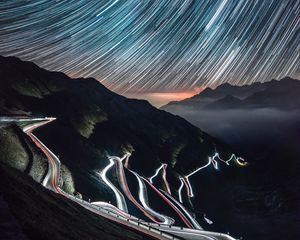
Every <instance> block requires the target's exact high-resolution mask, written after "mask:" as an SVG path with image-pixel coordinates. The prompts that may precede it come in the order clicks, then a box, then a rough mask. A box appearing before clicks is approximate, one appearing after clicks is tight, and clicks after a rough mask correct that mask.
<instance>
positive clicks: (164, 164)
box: [149, 163, 171, 194]
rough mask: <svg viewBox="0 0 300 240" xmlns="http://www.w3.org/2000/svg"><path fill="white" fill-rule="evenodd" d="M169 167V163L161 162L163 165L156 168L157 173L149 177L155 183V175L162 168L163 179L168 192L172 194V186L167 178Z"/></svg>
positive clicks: (156, 173)
mask: <svg viewBox="0 0 300 240" xmlns="http://www.w3.org/2000/svg"><path fill="white" fill-rule="evenodd" d="M167 167H168V165H167V164H166V163H163V164H161V166H160V167H159V168H158V169H156V171H155V174H154V175H153V176H151V177H150V178H149V181H150V182H151V183H152V184H153V179H154V178H155V177H157V176H158V174H159V172H160V171H161V170H162V179H163V182H164V185H165V187H166V190H167V191H168V193H169V194H171V188H170V185H169V183H168V180H167Z"/></svg>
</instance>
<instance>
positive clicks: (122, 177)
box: [111, 156, 162, 224]
mask: <svg viewBox="0 0 300 240" xmlns="http://www.w3.org/2000/svg"><path fill="white" fill-rule="evenodd" d="M125 158H126V157H123V158H122V159H120V158H119V157H116V156H114V157H111V159H112V160H114V161H115V162H116V164H117V166H118V173H119V175H118V176H119V178H118V179H119V183H120V185H121V188H122V190H123V192H124V193H125V195H126V196H127V198H128V199H129V200H130V201H131V202H132V203H133V204H134V205H135V206H136V207H137V208H138V209H139V210H140V211H141V212H142V213H143V214H144V215H145V216H146V217H148V218H149V219H150V220H151V221H153V222H155V223H157V224H161V223H162V222H160V221H159V219H156V217H154V216H152V215H151V214H149V213H148V211H146V210H145V209H144V208H143V207H142V206H141V205H140V204H139V203H138V201H137V200H136V199H135V198H134V197H133V195H132V193H131V192H130V189H129V187H128V184H127V180H126V177H125V173H124V169H123V164H122V161H123V160H124V159H125Z"/></svg>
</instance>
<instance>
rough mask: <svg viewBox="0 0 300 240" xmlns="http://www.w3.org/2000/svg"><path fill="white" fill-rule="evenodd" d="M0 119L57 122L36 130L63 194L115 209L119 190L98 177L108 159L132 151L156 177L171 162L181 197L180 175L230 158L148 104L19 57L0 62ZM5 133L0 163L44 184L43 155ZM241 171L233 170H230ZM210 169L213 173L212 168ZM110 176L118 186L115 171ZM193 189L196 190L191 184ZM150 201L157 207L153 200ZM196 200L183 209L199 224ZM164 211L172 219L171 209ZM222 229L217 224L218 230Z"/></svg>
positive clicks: (171, 177) (136, 164)
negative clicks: (56, 167)
mask: <svg viewBox="0 0 300 240" xmlns="http://www.w3.org/2000/svg"><path fill="white" fill-rule="evenodd" d="M0 115H1V116H17V117H18V116H22V117H24V116H28V117H30V116H34V117H36V116H48V117H55V118H56V119H57V120H56V121H53V122H51V123H50V124H47V125H46V126H43V127H41V128H38V129H37V130H35V132H34V133H35V135H36V136H37V137H38V138H39V139H41V141H42V142H43V143H44V144H45V145H46V146H47V147H48V148H49V149H51V151H53V152H54V153H55V154H56V155H58V156H59V159H60V161H61V163H62V177H63V179H64V182H65V185H64V186H63V189H64V190H65V191H66V192H68V193H70V194H73V195H77V196H82V198H83V199H85V200H91V201H106V202H111V203H112V204H114V205H116V200H115V196H114V193H113V192H112V191H111V189H109V188H108V187H107V185H106V184H105V183H104V182H103V180H101V179H100V178H99V176H98V174H97V173H99V172H100V171H101V170H103V169H104V168H105V167H106V166H107V165H108V164H109V159H108V156H109V155H110V156H122V155H123V154H124V153H125V152H130V153H131V154H132V155H131V157H130V159H129V168H130V169H132V170H134V171H135V172H137V173H139V174H140V175H141V176H145V177H150V176H152V175H154V174H155V172H156V170H157V169H158V168H159V167H160V166H161V164H162V163H165V164H167V169H166V178H167V179H168V183H169V185H170V190H171V192H172V193H173V196H175V197H178V188H179V187H180V184H181V181H180V179H179V177H180V176H185V175H187V174H189V173H191V172H193V171H194V170H195V169H197V168H199V167H202V166H204V165H206V164H207V161H208V159H209V157H211V156H213V155H214V154H215V152H216V151H218V152H219V154H220V156H222V157H223V158H229V157H230V156H231V154H232V152H231V150H230V149H229V148H228V147H227V146H226V145H225V144H223V143H222V142H220V141H219V140H217V139H216V138H214V137H211V136H209V135H208V134H206V133H205V132H203V131H201V130H200V129H199V128H197V127H195V126H193V125H192V124H190V123H189V122H188V121H186V120H184V119H183V118H181V117H178V116H174V115H172V114H170V113H168V112H165V111H162V110H158V109H156V108H155V107H153V106H151V105H150V104H149V103H148V102H147V101H144V100H136V99H127V98H125V97H123V96H120V95H118V94H116V93H114V92H112V91H110V90H108V89H107V88H106V87H104V86H103V85H102V84H101V83H99V81H97V80H95V79H92V78H87V79H84V78H77V79H71V78H69V77H68V76H66V75H64V74H63V73H59V72H50V71H47V70H45V69H41V68H39V67H38V66H37V65H35V64H33V63H31V62H24V61H21V60H20V59H18V58H15V57H0ZM0 129H1V131H0V134H1V138H0V141H1V146H0V153H1V155H0V162H2V163H3V164H5V166H6V165H8V166H10V167H13V168H16V169H18V170H20V171H21V172H24V173H26V174H28V175H30V176H31V177H32V178H33V179H34V180H36V181H37V182H41V180H42V179H43V178H44V176H45V173H46V171H47V167H48V166H47V164H46V159H45V156H44V155H43V154H41V152H40V151H39V150H38V149H36V148H35V147H34V144H33V142H32V141H31V140H30V139H29V138H28V137H27V136H26V135H25V134H24V133H23V132H22V131H21V130H20V129H19V128H18V127H17V126H15V125H10V124H8V125H7V124H3V123H1V124H0ZM238 170H239V169H238V167H237V166H236V165H232V166H231V170H228V171H229V172H230V171H233V172H235V171H238ZM207 171H208V172H209V173H211V174H214V173H215V172H214V171H213V168H212V167H211V168H207ZM229 172H227V173H228V174H226V170H225V171H224V179H225V178H226V179H227V181H228V182H229V181H231V180H232V179H233V178H234V176H233V175H232V177H230V174H229ZM109 174H110V176H109V177H110V179H112V181H116V179H117V176H116V174H114V173H109ZM126 174H127V173H126ZM159 174H161V175H160V176H159V177H158V178H157V179H159V181H157V180H156V182H157V183H155V184H156V186H157V187H158V188H161V189H163V190H165V191H167V190H168V186H167V184H165V182H164V176H163V175H162V173H161V172H160V173H159ZM131 178H132V179H133V180H132V182H131V180H129V183H128V184H129V185H130V186H132V185H137V182H136V179H135V177H134V176H133V177H132V176H131ZM131 178H129V177H128V179H131ZM8 181H10V178H8ZM133 181H134V182H133ZM192 184H193V185H194V186H197V184H196V183H195V182H194V180H193V181H192ZM6 191H7V190H6ZM195 191H196V188H195ZM183 192H184V191H183ZM184 193H185V192H184ZM153 195H154V194H153ZM149 196H150V195H149ZM151 196H152V195H151ZM32 198H34V196H32ZM149 198H150V197H149ZM150 201H152V202H155V203H159V201H158V200H155V199H150ZM197 202H199V198H198V197H197V196H195V197H194V198H193V199H187V200H186V201H185V206H186V207H187V209H188V210H189V211H191V212H193V214H195V216H197V218H198V219H199V221H202V220H203V211H202V210H199V208H198V209H196V208H194V207H193V205H194V204H195V203H197ZM44 204H47V202H45V203H44ZM156 205H158V206H157V207H158V208H161V205H159V204H156ZM129 207H130V208H131V207H132V206H129ZM131 210H132V208H131ZM163 211H165V214H166V215H168V214H169V212H168V211H169V210H168V208H165V209H163ZM131 214H133V215H134V214H135V213H134V212H131ZM136 214H137V215H138V214H140V213H138V212H137V213H136ZM221 214H222V213H220V215H221ZM138 217H140V215H138ZM224 222H225V223H226V221H224ZM220 225H222V223H220V224H219V225H216V228H215V230H216V231H217V230H218V229H217V228H218V227H219V226H220ZM224 226H226V224H225V225H224ZM213 228H214V227H213Z"/></svg>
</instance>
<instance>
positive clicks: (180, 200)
mask: <svg viewBox="0 0 300 240" xmlns="http://www.w3.org/2000/svg"><path fill="white" fill-rule="evenodd" d="M179 180H180V186H179V188H178V198H179V202H181V203H182V195H181V194H182V193H181V192H182V188H183V186H184V182H183V180H182V177H179Z"/></svg>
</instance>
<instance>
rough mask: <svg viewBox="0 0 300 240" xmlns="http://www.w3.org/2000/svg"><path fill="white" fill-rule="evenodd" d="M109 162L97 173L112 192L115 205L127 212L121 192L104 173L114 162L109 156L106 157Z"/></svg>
mask: <svg viewBox="0 0 300 240" xmlns="http://www.w3.org/2000/svg"><path fill="white" fill-rule="evenodd" d="M108 159H109V164H108V165H107V166H106V167H105V168H104V169H103V170H102V171H101V173H98V174H99V175H100V177H101V178H102V180H103V181H104V182H105V183H106V185H107V186H108V187H109V188H110V189H111V190H112V191H113V192H114V194H115V196H116V200H117V206H118V208H119V209H121V210H122V211H123V212H128V209H127V205H126V201H125V198H124V196H123V194H122V193H121V192H120V191H119V190H118V189H117V188H116V187H115V186H114V185H113V184H112V183H111V182H110V181H109V180H108V179H107V177H106V173H107V172H108V170H109V169H110V168H111V167H112V166H113V165H114V164H115V163H114V161H113V160H112V158H111V157H108Z"/></svg>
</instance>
